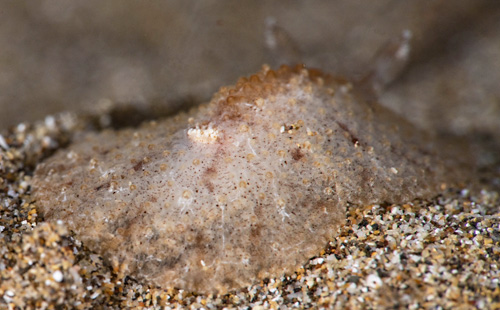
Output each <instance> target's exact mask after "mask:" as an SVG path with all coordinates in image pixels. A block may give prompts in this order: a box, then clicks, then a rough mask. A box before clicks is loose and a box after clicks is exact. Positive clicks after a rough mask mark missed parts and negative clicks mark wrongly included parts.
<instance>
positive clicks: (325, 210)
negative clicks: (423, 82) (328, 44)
mask: <svg viewBox="0 0 500 310" xmlns="http://www.w3.org/2000/svg"><path fill="white" fill-rule="evenodd" d="M431 142H432V141H430V140H429V138H428V137H427V136H426V135H425V134H423V133H421V132H420V131H418V130H417V129H415V128H414V127H413V126H411V125H410V124H408V123H407V122H405V121H404V120H402V119H401V118H399V117H397V116H396V115H395V114H393V113H391V112H390V111H388V110H387V109H385V108H383V107H382V106H380V105H378V104H377V103H374V102H366V101H365V100H364V99H363V96H359V95H358V94H357V92H356V87H353V84H351V83H349V82H348V81H346V80H344V79H342V78H336V77H332V76H329V75H326V74H323V73H321V72H320V71H317V70H312V69H306V68H304V67H303V66H297V67H296V68H290V67H286V66H282V67H281V68H279V69H278V70H275V71H273V70H271V69H269V67H267V66H264V67H263V69H262V70H261V71H260V72H258V73H257V74H255V75H252V76H250V77H248V78H241V79H240V80H239V81H238V82H237V83H236V85H234V86H231V87H222V88H221V89H220V90H219V91H218V93H216V94H215V95H214V97H213V98H212V100H211V101H210V102H209V103H206V104H203V105H201V106H199V107H197V108H195V109H193V110H192V111H189V112H188V113H180V114H178V115H176V116H174V117H171V118H168V119H165V120H162V121H155V122H148V123H146V124H144V125H142V126H141V127H139V128H132V129H124V130H120V131H112V130H105V131H103V132H101V133H98V134H95V133H94V134H88V135H87V136H86V137H85V138H83V139H82V140H81V141H79V142H77V143H74V144H73V145H70V146H69V147H68V148H67V149H64V150H60V151H59V152H58V153H56V154H55V155H54V156H52V157H51V158H49V159H48V160H47V161H45V162H44V163H42V164H40V165H39V166H38V167H37V169H36V172H35V175H34V178H33V182H32V188H33V190H34V197H35V199H36V203H37V205H38V207H39V209H40V212H41V214H42V215H43V217H44V219H45V220H46V221H57V220H62V221H63V222H64V223H65V224H66V225H67V226H68V227H69V228H70V229H71V230H72V231H73V232H74V233H75V234H76V237H77V238H78V239H79V240H81V241H82V242H83V243H84V244H85V245H86V246H87V247H88V248H89V249H91V250H92V251H95V252H96V253H99V254H100V255H102V256H103V257H105V258H106V259H109V260H110V261H115V262H119V263H120V265H121V266H122V268H123V270H124V271H125V272H126V273H127V274H128V275H130V276H133V277H135V278H137V279H140V280H142V281H145V283H149V284H153V285H157V286H160V287H177V288H181V289H185V290H191V291H195V292H200V293H215V292H219V293H220V292H227V291H228V290H230V289H233V288H237V287H242V286H245V285H249V284H252V283H254V282H255V281H256V280H258V279H262V278H265V277H270V276H277V275H280V274H282V273H284V272H292V271H293V270H295V268H297V267H298V266H300V265H301V264H303V263H305V262H306V261H307V259H308V258H310V257H312V256H314V255H317V254H318V253H319V252H320V251H321V249H322V248H323V247H324V246H325V245H326V244H327V242H328V241H329V240H332V239H333V238H335V234H336V231H337V228H338V226H339V225H341V224H342V222H343V220H344V219H345V207H346V205H347V204H354V205H363V204H372V203H384V202H402V201H409V200H411V199H414V198H417V197H422V198H424V197H428V196H431V195H435V194H436V193H438V192H439V191H440V188H441V186H442V183H443V182H449V181H450V178H451V177H452V176H451V174H450V171H448V169H447V168H446V164H445V163H444V162H443V161H442V160H440V159H439V157H438V156H436V154H435V153H436V150H435V148H434V146H433V144H432V143H431Z"/></svg>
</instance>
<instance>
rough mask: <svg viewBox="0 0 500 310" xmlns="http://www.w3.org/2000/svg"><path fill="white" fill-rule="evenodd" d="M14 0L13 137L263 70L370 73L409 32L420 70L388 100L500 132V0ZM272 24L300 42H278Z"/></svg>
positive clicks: (436, 122)
mask: <svg viewBox="0 0 500 310" xmlns="http://www.w3.org/2000/svg"><path fill="white" fill-rule="evenodd" d="M0 3H1V6H0V130H2V129H5V128H8V127H9V126H13V125H15V124H17V123H19V122H24V121H33V120H36V119H40V118H43V117H44V116H45V115H48V114H53V113H57V112H61V111H68V110H70V111H76V112H79V113H84V112H88V111H98V110H99V109H100V108H102V107H103V106H110V105H112V106H114V107H117V106H118V107H119V106H120V105H123V106H124V107H125V106H130V105H133V106H134V108H136V109H139V110H140V109H144V110H148V109H151V107H153V106H161V107H163V109H164V110H168V111H175V110H177V109H180V108H186V106H189V105H192V104H196V103H198V102H202V101H206V100H209V99H210V96H211V95H212V94H213V93H214V92H215V91H217V89H218V88H219V87H220V86H222V85H226V84H232V83H234V82H235V81H236V79H237V78H238V77H240V76H243V75H249V74H252V73H254V72H255V71H257V70H258V69H259V68H260V67H261V65H262V64H263V63H268V64H270V65H271V66H272V67H276V66H278V65H280V64H281V63H282V62H285V63H287V62H293V61H296V60H297V59H299V60H300V61H301V62H303V63H305V64H306V65H307V66H309V67H318V68H321V69H323V70H324V71H326V72H329V73H333V74H335V75H342V76H346V77H349V78H357V77H359V76H360V75H361V74H363V73H365V72H366V71H367V70H368V68H369V67H370V65H371V64H372V63H373V57H374V55H375V54H376V52H377V50H379V49H380V48H381V47H383V46H384V44H387V42H388V41H390V40H391V39H394V38H396V37H398V36H399V35H400V34H401V32H402V31H403V30H405V29H409V30H411V31H412V33H413V39H412V51H411V59H410V64H409V66H408V67H407V68H406V69H405V71H404V72H403V73H402V75H401V76H400V78H399V79H397V80H396V81H395V82H394V83H393V84H392V85H390V86H389V88H388V89H387V90H386V92H385V93H384V94H383V95H382V97H381V98H380V100H381V102H382V103H383V104H385V105H387V106H389V107H390V108H392V109H393V110H395V111H396V112H398V113H400V114H402V115H404V116H405V117H406V118H408V119H410V120H411V121H412V122H413V123H415V124H416V125H418V126H420V127H423V128H427V129H430V130H433V131H437V132H443V133H454V134H463V135H471V134H482V135H487V136H491V137H496V138H499V137H500V1H493V0H490V1H487V0H454V1H449V0H412V1H396V0H380V1H376V2H375V1H360V0H353V1H340V0H323V1H320V0H309V1H279V0H275V1H263V0H262V1H259V0H240V1H229V0H204V1H191V0H188V1H186V0H175V1H172V0H171V1H152V0H151V1H123V0H119V1H118V0H109V1H105V2H103V1H99V0H86V1H65V0H43V1H36V2H22V1H4V0H2V1H0ZM28 3H29V4H28ZM272 21H274V22H275V24H276V25H277V26H278V27H279V28H281V29H282V31H280V32H279V33H280V34H283V36H284V37H285V39H286V40H285V41H288V42H291V44H288V45H287V46H288V48H286V49H283V50H280V49H278V50H270V49H269V48H268V45H266V37H265V34H266V29H267V30H269V27H267V26H266V25H268V24H269V23H270V22H272ZM290 46H292V47H293V48H290Z"/></svg>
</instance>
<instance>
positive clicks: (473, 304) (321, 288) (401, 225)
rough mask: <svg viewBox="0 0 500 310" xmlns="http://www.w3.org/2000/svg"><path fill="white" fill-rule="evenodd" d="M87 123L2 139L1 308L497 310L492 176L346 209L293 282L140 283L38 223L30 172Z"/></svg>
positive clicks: (499, 222)
mask: <svg viewBox="0 0 500 310" xmlns="http://www.w3.org/2000/svg"><path fill="white" fill-rule="evenodd" d="M96 124H98V121H97V122H96V121H95V119H93V118H92V117H80V116H79V117H77V116H75V115H72V114H62V115H58V116H55V117H52V116H50V117H47V118H46V119H45V120H44V121H41V122H35V123H33V124H27V123H22V124H19V125H18V126H16V127H14V128H12V129H11V130H10V131H6V132H4V133H3V135H2V136H0V276H1V281H0V296H1V299H0V309H130V308H138V309H143V308H149V309H179V308H188V309H222V308H227V309H250V308H252V309H269V308H270V309H288V308H334V309H345V308H350V309H388V308H392V309H399V308H401V309H422V308H424V309H498V308H500V283H499V281H500V280H499V279H500V271H499V264H500V198H499V191H498V190H495V188H496V189H498V185H499V178H498V167H489V168H488V169H483V170H485V171H486V172H484V173H483V174H480V175H479V176H478V184H476V185H475V186H471V187H470V188H467V187H466V188H462V189H451V188H448V189H446V188H443V191H442V193H441V194H440V195H439V196H437V197H435V198H434V199H431V200H426V201H418V200H416V201H412V202H409V203H405V204H398V205H370V206H364V207H361V208H360V207H355V206H347V212H346V225H345V226H343V227H342V228H341V229H340V231H339V232H338V237H337V238H336V239H335V240H331V241H330V242H329V243H328V244H326V245H325V248H324V249H323V250H322V251H321V252H319V253H317V256H315V257H311V259H310V260H309V261H307V262H305V263H304V265H303V266H302V267H300V268H299V269H297V270H296V271H295V272H294V273H291V274H285V275H281V276H280V277H277V278H271V279H263V280H261V281H260V282H259V283H255V284H254V285H253V286H250V287H246V288H242V289H239V290H234V291H231V292H230V293H229V294H225V295H198V294H196V293H194V292H187V291H183V290H178V289H175V288H171V289H161V288H156V287H152V286H148V285H147V284H144V283H140V282H138V281H136V280H135V279H133V278H131V277H128V276H127V275H126V274H123V273H121V272H120V268H119V266H117V265H115V264H113V263H112V262H107V261H105V260H104V259H103V258H101V257H100V256H99V255H96V254H95V253H92V252H91V251H89V250H88V249H86V248H85V244H82V243H81V242H80V241H78V240H77V239H76V238H75V237H74V236H73V235H72V233H71V232H70V231H68V230H67V229H66V228H65V225H64V223H58V224H56V225H53V224H48V223H45V222H44V221H43V220H42V219H41V218H40V217H39V216H38V213H37V206H36V202H34V201H32V198H31V196H30V192H31V188H30V186H29V184H30V179H31V175H32V173H33V170H34V167H36V165H37V163H39V162H40V161H42V160H43V159H44V158H46V157H47V156H49V155H50V154H51V153H53V152H54V151H55V150H57V149H59V148H61V147H64V146H65V145H67V144H68V143H69V142H70V141H71V140H72V139H74V137H75V136H76V135H78V133H79V132H82V131H86V130H90V129H89V128H92V127H94V128H95V127H96ZM495 172H496V173H495Z"/></svg>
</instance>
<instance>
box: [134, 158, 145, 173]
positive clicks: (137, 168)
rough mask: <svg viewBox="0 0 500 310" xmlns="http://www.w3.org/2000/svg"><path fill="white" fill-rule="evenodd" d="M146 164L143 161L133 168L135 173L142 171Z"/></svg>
mask: <svg viewBox="0 0 500 310" xmlns="http://www.w3.org/2000/svg"><path fill="white" fill-rule="evenodd" d="M143 164H144V161H143V160H140V161H139V162H138V163H136V164H135V165H134V166H133V167H132V168H133V169H134V171H136V172H137V171H139V170H141V169H142V165H143Z"/></svg>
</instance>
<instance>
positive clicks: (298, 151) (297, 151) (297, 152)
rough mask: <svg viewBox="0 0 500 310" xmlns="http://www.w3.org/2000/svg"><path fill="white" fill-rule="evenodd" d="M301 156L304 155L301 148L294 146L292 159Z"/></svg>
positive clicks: (298, 158) (297, 158)
mask: <svg viewBox="0 0 500 310" xmlns="http://www.w3.org/2000/svg"><path fill="white" fill-rule="evenodd" d="M302 157H304V153H302V150H301V149H300V148H295V149H293V150H292V158H293V160H300V159H301V158H302Z"/></svg>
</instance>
